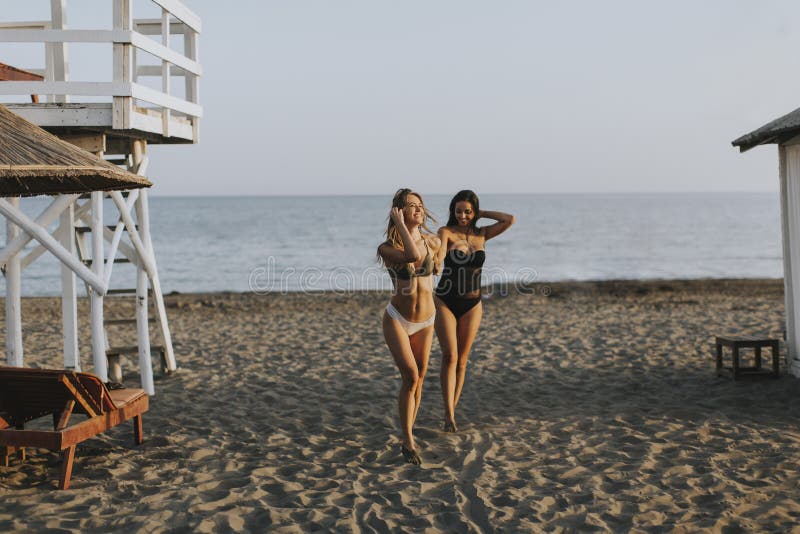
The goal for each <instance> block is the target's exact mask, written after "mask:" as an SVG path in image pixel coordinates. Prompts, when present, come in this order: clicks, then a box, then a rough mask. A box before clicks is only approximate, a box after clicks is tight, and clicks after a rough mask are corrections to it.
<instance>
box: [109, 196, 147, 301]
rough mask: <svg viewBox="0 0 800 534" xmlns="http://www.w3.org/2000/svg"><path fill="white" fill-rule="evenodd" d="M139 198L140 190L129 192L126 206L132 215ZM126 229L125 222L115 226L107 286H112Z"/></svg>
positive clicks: (110, 249)
mask: <svg viewBox="0 0 800 534" xmlns="http://www.w3.org/2000/svg"><path fill="white" fill-rule="evenodd" d="M137 198H139V190H138V189H134V190H132V191H129V192H128V198H127V200H126V201H125V207H126V208H127V212H128V214H129V216H130V212H131V209H132V208H133V205H134V203H135V202H136V199H137ZM124 230H125V223H123V222H122V221H119V222H118V223H117V226H116V227H115V228H114V236H113V237H112V238H111V244H110V246H109V247H108V255H107V256H108V262H106V272H105V281H106V287H110V286H111V272H112V270H113V267H114V257H115V256H116V255H117V249H118V248H119V244H120V240H121V239H122V233H123V231H124Z"/></svg>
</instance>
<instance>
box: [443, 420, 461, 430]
mask: <svg viewBox="0 0 800 534" xmlns="http://www.w3.org/2000/svg"><path fill="white" fill-rule="evenodd" d="M442 429H443V430H444V431H445V432H450V433H455V432H458V427H457V426H456V422H455V421H453V420H448V419H445V420H444V423H443V424H442Z"/></svg>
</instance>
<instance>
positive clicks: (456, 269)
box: [436, 249, 486, 319]
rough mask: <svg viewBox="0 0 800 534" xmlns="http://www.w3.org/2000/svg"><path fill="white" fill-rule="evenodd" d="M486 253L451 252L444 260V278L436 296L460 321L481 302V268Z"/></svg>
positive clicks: (479, 251)
mask: <svg viewBox="0 0 800 534" xmlns="http://www.w3.org/2000/svg"><path fill="white" fill-rule="evenodd" d="M485 261H486V252H485V251H483V250H476V251H474V252H464V251H463V250H455V249H453V250H451V251H450V252H448V253H447V256H445V258H444V269H443V270H442V277H441V278H440V279H439V283H438V284H437V285H436V296H437V297H439V298H440V299H441V300H442V302H444V304H445V306H447V307H448V308H449V309H450V311H451V312H453V315H454V316H455V318H456V319H459V318H460V317H461V316H463V315H464V314H465V313H467V312H468V311H469V310H471V309H472V308H474V307H475V306H477V304H478V303H479V302H480V301H481V267H483V263H484V262H485Z"/></svg>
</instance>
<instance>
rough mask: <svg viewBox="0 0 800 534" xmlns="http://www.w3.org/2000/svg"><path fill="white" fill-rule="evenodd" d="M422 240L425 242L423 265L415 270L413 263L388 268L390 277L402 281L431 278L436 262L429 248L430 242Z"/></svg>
mask: <svg viewBox="0 0 800 534" xmlns="http://www.w3.org/2000/svg"><path fill="white" fill-rule="evenodd" d="M422 240H423V241H424V242H425V257H424V258H423V259H422V265H420V266H419V269H414V264H412V263H404V264H403V265H401V266H399V267H386V270H387V271H389V275H390V276H392V277H393V278H399V279H400V280H411V279H412V278H416V277H419V276H429V275H431V274H433V266H434V265H433V263H434V262H433V256H432V255H431V249H430V248H428V240H427V239H425V238H424V237H423V238H422Z"/></svg>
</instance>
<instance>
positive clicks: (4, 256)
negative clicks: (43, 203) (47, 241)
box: [0, 195, 80, 268]
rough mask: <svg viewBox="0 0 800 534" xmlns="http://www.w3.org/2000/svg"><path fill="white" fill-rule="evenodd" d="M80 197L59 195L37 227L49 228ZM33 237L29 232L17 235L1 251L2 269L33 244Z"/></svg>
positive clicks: (43, 214) (42, 216)
mask: <svg viewBox="0 0 800 534" xmlns="http://www.w3.org/2000/svg"><path fill="white" fill-rule="evenodd" d="M78 196H80V195H58V196H57V197H56V198H55V199H53V201H52V202H51V203H50V205H49V206H47V207H46V208H45V209H44V210H43V211H42V212H41V213H40V214H39V216H38V217H36V220H35V221H34V222H35V223H36V224H37V225H39V226H41V227H42V228H47V227H48V226H50V225H51V224H52V223H54V222H55V220H56V219H57V218H58V216H59V215H60V214H61V213H62V212H63V211H64V210H65V209H67V208H68V207H69V206H70V205H71V204H72V203H73V202H74V201H75V200H76V199H77V198H78ZM32 239H33V236H32V235H31V234H29V233H27V232H25V233H24V234H19V235H17V236H16V237H15V238H14V239H12V240H11V242H9V243H8V244H7V245H6V246H5V247H3V249H2V250H0V268H2V267H3V266H5V264H6V263H7V262H8V260H9V258H11V257H13V256H15V255H17V254H18V253H19V252H20V251H22V249H23V248H25V245H27V244H28V243H30V242H31V240H32Z"/></svg>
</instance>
